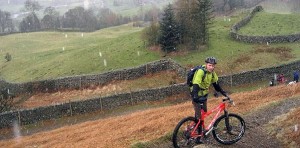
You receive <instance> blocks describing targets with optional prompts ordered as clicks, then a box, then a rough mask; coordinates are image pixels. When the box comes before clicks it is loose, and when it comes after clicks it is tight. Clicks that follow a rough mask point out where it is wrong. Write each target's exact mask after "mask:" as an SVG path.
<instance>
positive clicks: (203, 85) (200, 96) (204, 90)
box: [190, 57, 227, 144]
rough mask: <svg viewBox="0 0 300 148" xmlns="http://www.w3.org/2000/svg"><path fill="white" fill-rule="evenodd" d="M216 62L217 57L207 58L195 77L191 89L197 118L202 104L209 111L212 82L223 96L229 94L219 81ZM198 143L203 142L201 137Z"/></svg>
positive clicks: (199, 115)
mask: <svg viewBox="0 0 300 148" xmlns="http://www.w3.org/2000/svg"><path fill="white" fill-rule="evenodd" d="M216 64H217V60H216V58H215V57H208V58H206V59H205V65H203V68H201V69H199V70H197V71H196V72H195V75H194V77H193V81H192V83H193V86H192V87H191V88H190V90H191V97H192V100H193V101H192V102H193V105H194V110H195V118H196V119H199V118H200V117H201V112H200V105H203V110H204V111H205V112H207V97H208V88H209V86H210V85H211V84H212V85H213V86H214V89H215V90H216V91H217V92H220V93H221V94H222V95H223V96H227V94H226V92H225V91H224V90H223V89H222V88H221V87H220V85H219V83H218V76H217V74H216V72H215V71H214V69H215V66H216ZM198 132H199V133H200V132H202V131H201V129H200V128H199V129H198ZM196 143H197V144H200V143H202V141H201V139H200V137H198V138H197V139H196Z"/></svg>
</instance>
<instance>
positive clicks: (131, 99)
mask: <svg viewBox="0 0 300 148" xmlns="http://www.w3.org/2000/svg"><path fill="white" fill-rule="evenodd" d="M129 91H130V102H131V105H132V106H133V105H134V103H133V98H132V92H131V88H130V90H129Z"/></svg>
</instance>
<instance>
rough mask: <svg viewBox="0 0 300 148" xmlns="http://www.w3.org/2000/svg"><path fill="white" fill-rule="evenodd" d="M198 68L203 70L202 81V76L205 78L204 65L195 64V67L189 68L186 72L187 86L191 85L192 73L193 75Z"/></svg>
mask: <svg viewBox="0 0 300 148" xmlns="http://www.w3.org/2000/svg"><path fill="white" fill-rule="evenodd" d="M199 69H202V70H203V71H204V75H203V77H202V81H203V80H204V78H205V76H206V70H205V69H204V67H203V66H202V65H200V66H196V67H194V68H192V69H190V71H189V72H188V74H187V80H186V84H187V85H188V86H190V87H191V86H193V78H194V75H195V73H196V71H197V70H199Z"/></svg>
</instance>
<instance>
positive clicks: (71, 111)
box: [69, 100, 73, 116]
mask: <svg viewBox="0 0 300 148" xmlns="http://www.w3.org/2000/svg"><path fill="white" fill-rule="evenodd" d="M69 107H70V113H71V116H73V110H72V104H71V100H69Z"/></svg>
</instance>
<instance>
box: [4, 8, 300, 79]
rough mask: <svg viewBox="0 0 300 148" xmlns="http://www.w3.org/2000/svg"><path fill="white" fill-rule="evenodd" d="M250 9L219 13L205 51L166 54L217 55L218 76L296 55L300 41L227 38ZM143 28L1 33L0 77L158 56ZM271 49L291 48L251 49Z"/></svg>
mask: <svg viewBox="0 0 300 148" xmlns="http://www.w3.org/2000/svg"><path fill="white" fill-rule="evenodd" d="M248 13H249V11H244V12H242V13H236V14H233V15H232V16H231V17H230V20H231V21H228V18H227V19H226V21H225V19H224V17H223V16H221V17H217V18H216V19H215V23H214V25H213V27H212V28H211V31H210V32H211V38H210V42H209V46H208V48H207V49H205V50H193V51H187V50H185V49H182V48H181V49H179V53H178V54H170V55H168V56H167V57H166V58H172V59H174V60H175V61H177V62H179V63H180V64H181V65H182V66H185V67H191V66H195V65H199V64H203V61H204V59H205V57H207V56H215V57H217V58H218V59H219V64H218V66H217V71H218V73H219V75H223V74H229V73H237V72H241V71H246V70H252V69H257V68H264V67H270V66H276V65H279V64H282V63H288V62H291V61H295V60H299V59H300V50H299V48H300V43H299V42H296V43H282V44H271V45H269V46H267V47H266V45H262V44H248V43H243V42H237V41H235V40H233V39H231V38H230V37H229V30H230V28H231V26H232V25H233V24H234V23H236V22H237V21H239V20H241V19H242V18H243V17H244V16H245V15H247V14H248ZM267 16H272V17H273V15H267ZM275 17H276V16H275ZM278 17H280V15H278ZM286 18H288V17H286ZM287 21H288V20H287ZM257 23H260V24H263V23H265V22H262V21H259V22H257ZM142 29H143V28H134V27H132V25H131V24H129V25H122V26H118V27H112V28H107V29H103V30H99V31H96V32H92V33H83V36H82V33H81V32H68V33H64V32H35V33H23V34H12V35H8V36H1V37H0V45H1V47H0V57H2V58H1V59H0V67H1V71H0V77H1V78H3V79H5V80H7V81H11V82H26V81H33V80H41V79H49V78H58V77H65V76H73V75H82V74H96V73H102V72H107V71H111V70H116V69H122V68H129V67H134V66H139V65H141V64H144V63H147V62H151V61H155V60H159V59H161V58H162V54H161V53H160V52H158V51H152V50H149V49H147V48H146V47H145V46H144V41H142V40H141V39H140V34H141V31H142ZM271 47H272V48H277V47H286V48H289V49H291V51H290V52H289V53H287V54H288V55H291V56H289V57H286V58H279V57H280V56H281V55H280V51H279V52H278V53H274V52H255V51H256V50H257V49H259V48H271ZM6 53H9V54H11V55H12V61H10V62H6V60H5V59H4V56H5V54H6Z"/></svg>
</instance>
